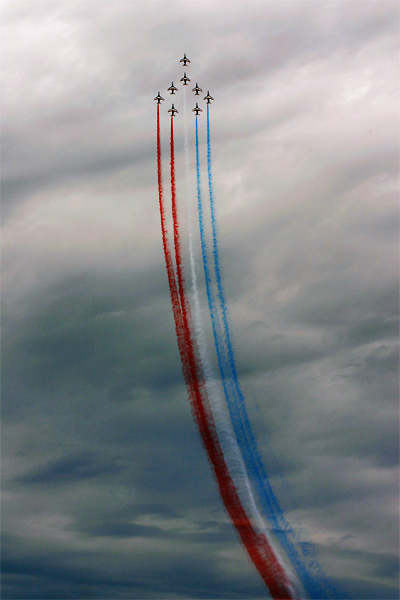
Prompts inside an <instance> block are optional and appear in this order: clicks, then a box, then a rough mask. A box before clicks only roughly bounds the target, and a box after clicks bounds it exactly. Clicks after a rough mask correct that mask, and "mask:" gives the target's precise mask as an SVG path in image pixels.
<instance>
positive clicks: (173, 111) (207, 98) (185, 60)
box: [154, 52, 214, 117]
mask: <svg viewBox="0 0 400 600" xmlns="http://www.w3.org/2000/svg"><path fill="white" fill-rule="evenodd" d="M179 62H181V63H183V66H184V67H186V65H187V64H188V63H190V60H189V59H188V58H187V57H186V52H185V54H184V55H183V58H181V60H180V61H179ZM180 81H183V85H188V82H189V81H190V79H189V77H187V75H186V72H185V73H184V75H183V77H182V79H181V80H180ZM177 91H178V88H177V87H175V86H174V82H172V83H171V85H170V87H169V88H168V89H167V92H170V94H171V95H175V92H177ZM202 91H203V90H202V89H201V87H199V84H198V83H197V82H196V85H195V87H194V88H193V89H192V92H194V94H195V96H199V95H200V92H202ZM154 100H156V101H157V104H161V101H163V100H164V98H163V97H162V96H161V95H160V92H158V94H157V96H156V97H155V98H154ZM203 100H205V101H206V102H207V104H210V103H211V100H214V98H213V97H212V96H210V92H207V95H206V96H205V97H204V98H203ZM168 112H169V113H171V117H174V116H175V115H176V114H177V112H178V111H177V109H176V108H175V106H174V105H172V107H171V108H170V109H169V111H168ZM192 112H194V113H195V114H196V116H198V115H199V113H201V112H203V110H202V109H201V108H200V107H199V105H198V103H197V102H196V106H195V108H193V110H192Z"/></svg>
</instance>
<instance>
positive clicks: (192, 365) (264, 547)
mask: <svg viewBox="0 0 400 600" xmlns="http://www.w3.org/2000/svg"><path fill="white" fill-rule="evenodd" d="M157 174H158V193H159V205H160V216H161V231H162V237H163V247H164V256H165V264H166V268H167V275H168V284H169V289H170V295H171V304H172V310H173V315H174V321H175V329H176V334H177V339H178V348H179V353H180V357H181V362H182V371H183V375H184V378H185V382H186V385H187V388H188V393H189V397H190V403H191V407H192V411H193V414H194V417H195V419H196V422H197V425H198V427H199V431H200V435H201V439H202V441H203V444H204V447H205V449H206V452H207V456H208V459H209V461H210V463H211V465H212V468H213V471H214V474H215V477H216V480H217V483H218V487H219V490H220V494H221V497H222V499H223V502H224V505H225V507H226V509H227V511H228V514H229V516H230V517H231V519H232V523H233V524H234V526H235V528H236V530H237V532H238V534H239V536H240V538H241V540H242V542H243V544H244V546H245V548H246V550H247V552H248V554H249V556H250V559H251V560H252V562H253V563H254V565H255V567H256V568H257V570H258V572H259V573H260V575H261V577H262V579H263V580H264V582H265V584H266V585H267V587H268V589H269V592H270V594H271V596H272V597H273V598H274V599H275V600H278V599H279V600H289V599H293V598H295V596H294V595H293V591H292V586H291V585H290V582H289V581H288V579H287V577H286V575H285V573H284V571H283V569H282V567H281V565H280V564H279V562H278V560H277V558H276V556H275V554H274V552H273V550H272V548H271V546H270V545H269V543H268V541H267V539H266V537H265V536H264V535H259V534H257V533H256V532H255V530H254V528H253V526H252V524H251V522H250V520H249V518H248V516H247V514H246V512H245V510H244V509H243V507H242V504H241V502H240V499H239V496H238V493H237V491H236V488H235V486H234V483H233V481H232V478H231V476H230V473H229V471H228V468H227V466H226V463H225V459H224V456H223V454H222V450H221V447H220V445H219V441H218V437H217V433H216V429H215V424H214V420H213V417H212V413H211V409H210V406H209V402H208V397H207V390H206V387H205V382H204V375H203V370H202V366H201V363H200V359H199V357H198V352H197V345H196V342H195V338H194V335H193V326H192V320H191V313H190V306H189V302H188V299H187V297H186V292H185V288H184V277H183V269H182V259H181V253H180V239H179V223H178V214H177V204H176V190H175V157H174V142H173V117H171V194H172V214H173V221H174V242H175V256H176V270H177V278H178V283H179V292H178V288H177V283H176V279H175V273H174V268H173V263H172V257H171V252H170V249H169V243H168V233H167V229H166V223H165V209H164V203H163V188H162V169H161V141H160V116H159V106H158V105H157ZM179 300H180V301H179Z"/></svg>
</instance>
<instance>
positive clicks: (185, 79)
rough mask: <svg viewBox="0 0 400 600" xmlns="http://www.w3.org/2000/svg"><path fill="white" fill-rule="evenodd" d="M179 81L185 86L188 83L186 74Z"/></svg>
mask: <svg viewBox="0 0 400 600" xmlns="http://www.w3.org/2000/svg"><path fill="white" fill-rule="evenodd" d="M181 81H183V85H187V82H188V81H190V79H189V77H186V73H185V74H184V76H183V77H182V79H181Z"/></svg>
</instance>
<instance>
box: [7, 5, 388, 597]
mask: <svg viewBox="0 0 400 600" xmlns="http://www.w3.org/2000/svg"><path fill="white" fill-rule="evenodd" d="M366 4H367V3H365V2H353V1H351V0H350V1H348V2H346V3H337V2H330V1H328V2H319V3H309V2H300V1H298V2H268V3H261V2H250V3H249V2H241V1H239V2H201V3H199V2H192V1H191V2H168V3H167V2H122V1H121V2H118V1H115V2H96V3H95V2H84V3H82V2H74V1H71V0H69V1H68V2H66V1H65V2H64V1H57V2H49V1H40V0H34V1H32V2H28V1H22V0H21V1H20V2H18V3H13V2H8V3H5V6H4V9H3V23H2V24H3V28H2V29H3V40H4V41H3V113H2V128H3V136H2V138H3V139H2V179H3V182H2V201H3V231H2V240H3V250H2V252H3V298H2V304H3V306H2V309H3V310H2V319H3V342H2V350H3V352H2V354H3V390H2V391H3V394H2V397H3V400H2V423H3V428H2V429H3V431H2V440H3V441H2V467H3V490H4V496H3V543H2V558H3V595H4V597H6V598H9V599H10V600H11V599H20V600H21V599H36V600H37V599H38V598H41V599H46V598H48V599H50V598H52V599H54V598H69V599H71V598H76V599H78V598H79V599H82V598H96V599H99V598H105V599H106V598H110V599H111V598H112V599H116V598H121V599H124V598H127V599H128V598H129V600H131V599H132V598H138V599H139V598H140V599H144V598H149V599H150V598H153V599H155V598H158V599H160V598H182V599H185V598H232V599H233V598H260V597H265V594H266V592H265V589H264V587H263V585H262V582H261V581H259V579H258V575H257V573H256V572H255V571H254V569H253V567H252V565H251V564H250V563H249V562H248V560H247V558H246V556H245V554H244V552H243V550H242V548H241V547H240V544H239V541H238V539H237V538H236V535H235V533H234V531H233V529H232V527H231V525H230V523H229V519H228V516H227V515H226V514H225V512H224V509H223V506H222V504H221V501H220V499H219V496H218V493H217V488H216V485H215V482H214V481H213V478H212V475H211V472H210V469H209V467H208V464H207V459H206V456H205V454H204V452H203V449H202V446H201V443H200V440H199V437H198V434H197V431H196V428H195V425H194V423H193V422H192V418H191V414H190V408H189V404H188V401H187V397H186V390H185V387H184V384H183V379H182V374H181V368H180V363H179V354H178V349H177V345H176V340H175V335H174V326H173V319H172V311H171V308H170V305H169V296H168V286H167V278H166V273H165V267H164V265H163V256H162V245H161V239H160V226H159V214H158V200H157V189H156V166H155V154H156V152H155V150H156V149H155V107H154V104H155V103H154V102H153V97H154V96H155V95H156V93H157V91H158V90H160V91H161V94H162V95H164V97H165V98H167V96H166V95H165V94H166V88H167V87H168V86H169V85H170V84H171V81H172V80H173V81H174V82H175V83H176V82H177V80H178V79H179V78H180V77H181V76H182V75H181V68H180V66H179V58H180V57H181V56H182V54H183V52H184V51H185V52H186V53H187V55H188V56H189V57H190V59H191V61H192V63H191V65H190V71H189V68H188V75H189V77H191V78H192V81H193V82H195V81H198V82H199V85H200V86H201V87H202V88H203V90H207V89H209V90H210V91H211V94H212V95H213V96H214V98H215V102H214V103H213V105H212V144H213V159H214V180H215V197H216V201H217V210H218V222H219V227H220V239H221V258H222V269H223V278H224V282H225V286H226V296H227V299H228V303H229V311H230V317H231V322H232V325H233V335H234V340H235V350H236V353H237V359H238V371H239V375H240V378H241V383H242V385H243V388H244V391H245V396H246V399H247V402H248V408H249V411H250V415H251V418H252V423H253V425H254V429H255V431H256V434H257V438H258V440H259V443H260V447H261V450H262V452H263V458H264V460H265V464H266V466H267V469H268V471H269V472H270V473H271V474H272V481H273V483H274V486H275V489H276V491H277V494H278V495H279V498H280V500H281V502H282V504H283V505H284V506H285V508H286V511H287V513H286V514H287V517H288V519H289V520H290V522H291V524H292V525H293V527H295V528H298V529H302V530H303V532H304V534H305V536H306V537H308V538H310V539H311V540H312V541H313V542H314V543H315V545H316V547H317V549H318V552H319V556H320V559H321V562H322V564H323V566H324V568H325V570H326V572H327V573H328V575H329V576H330V577H331V578H332V579H333V580H335V581H337V582H339V583H340V585H342V586H343V587H344V588H345V589H346V590H347V591H348V594H349V597H352V598H355V599H357V598H358V599H361V598H363V599H365V598H371V599H373V598H378V597H379V598H387V599H389V598H390V599H392V598H396V597H398V576H397V567H398V539H399V531H398V319H397V317H398V268H399V265H398V231H399V229H398V164H399V151H398V147H399V133H398V132H399V111H398V100H399V92H398V83H399V75H398V50H399V27H398V17H399V8H398V4H397V3H396V2H392V1H389V2H385V1H379V2H374V1H371V2H368V6H366ZM193 85H194V83H193ZM180 95H181V91H180V92H178V94H177V98H176V106H177V108H178V110H180V111H181V110H182V109H183V105H182V100H181V97H180ZM168 102H169V98H168ZM166 105H167V102H166V103H165V104H164V105H163V106H162V110H163V111H164V112H166V110H167V108H168V107H169V106H166ZM179 116H181V114H180V115H178V117H179ZM178 117H177V118H176V121H175V123H176V149H177V173H178V180H177V186H178V196H179V198H180V201H181V202H182V210H181V212H182V219H183V225H185V207H184V204H183V198H184V189H185V187H184V178H183V177H181V175H182V174H183V165H184V158H183V137H182V133H183V124H182V123H183V121H182V119H179V118H178ZM203 125H204V123H203ZM162 128H163V130H162V135H163V140H164V142H165V148H164V147H163V150H165V152H164V159H165V160H166V159H167V151H168V146H167V143H168V141H167V135H168V120H167V117H166V116H165V117H164V121H163V123H162ZM200 136H201V145H202V146H201V153H202V160H203V165H204V166H205V147H204V142H205V131H204V129H201V131H200ZM192 166H194V165H192ZM204 175H205V173H204ZM198 258H199V257H198ZM200 291H201V293H202V302H203V305H204V306H205V305H206V304H205V303H206V299H205V292H204V287H203V286H202V287H201V290H200ZM207 327H208V328H209V324H208V325H207ZM208 331H209V333H210V329H208ZM209 340H210V344H211V333H210V337H209ZM210 347H211V346H210Z"/></svg>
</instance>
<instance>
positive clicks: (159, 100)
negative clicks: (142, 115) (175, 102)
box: [154, 92, 164, 104]
mask: <svg viewBox="0 0 400 600" xmlns="http://www.w3.org/2000/svg"><path fill="white" fill-rule="evenodd" d="M154 100H157V104H161V100H164V98H163V97H162V96H160V92H158V94H157V96H156V97H155V98H154Z"/></svg>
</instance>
